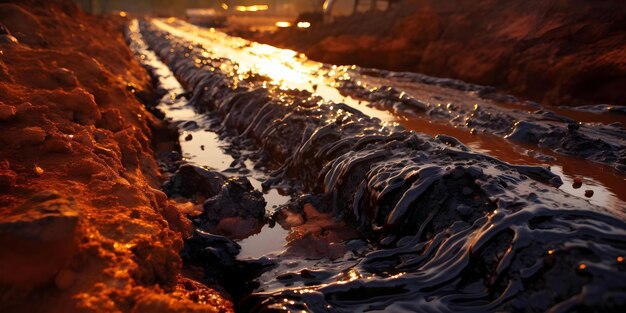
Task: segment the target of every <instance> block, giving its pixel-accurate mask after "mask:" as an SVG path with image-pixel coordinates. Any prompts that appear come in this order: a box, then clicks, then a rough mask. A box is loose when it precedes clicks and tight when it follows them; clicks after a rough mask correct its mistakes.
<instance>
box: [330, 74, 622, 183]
mask: <svg viewBox="0 0 626 313" xmlns="http://www.w3.org/2000/svg"><path fill="white" fill-rule="evenodd" d="M353 77H357V79H353ZM378 77H380V78H384V79H385V80H384V82H383V84H384V83H387V84H389V83H395V84H397V85H398V86H399V87H397V88H396V87H393V86H386V85H380V82H379V81H381V79H378ZM335 79H336V82H337V87H338V88H339V89H340V90H341V91H342V93H344V94H346V95H350V96H351V97H353V98H357V99H363V100H367V101H369V103H370V104H371V105H374V106H376V107H379V108H387V109H389V108H392V109H393V111H394V112H396V114H404V115H407V114H408V115H425V116H428V118H430V119H432V120H439V121H446V122H448V123H450V124H451V125H452V126H455V127H465V128H469V129H471V130H472V132H474V133H490V134H496V135H499V136H502V137H505V138H507V139H509V140H511V141H515V142H522V143H526V144H530V145H534V146H537V147H541V148H546V149H550V150H552V151H555V152H558V153H562V154H565V155H571V156H575V157H581V158H584V159H587V160H591V161H594V162H598V163H603V164H607V165H610V166H612V167H614V168H615V169H616V170H618V171H621V172H626V131H625V130H624V128H623V127H624V125H622V123H621V122H622V121H624V119H623V118H621V117H619V116H614V117H613V118H612V119H609V121H612V122H610V123H607V124H606V125H605V124H602V123H597V122H586V123H582V122H578V121H577V120H575V119H573V118H570V117H568V116H566V115H570V116H576V117H579V116H580V115H581V114H576V113H575V112H574V111H569V112H568V111H566V110H563V109H561V110H559V111H560V113H561V114H557V113H556V112H554V111H552V110H547V109H544V108H543V107H542V106H541V105H539V104H538V103H531V102H522V101H519V100H518V99H516V98H515V97H512V96H507V95H502V94H499V93H496V92H494V89H493V88H491V87H484V86H477V85H472V84H466V83H463V82H460V81H457V80H453V79H442V78H435V77H429V76H425V75H421V74H416V73H394V72H388V71H382V70H375V69H359V68H354V69H352V68H349V69H346V70H345V73H342V74H341V75H337V76H336V78H335ZM408 83H410V84H408ZM416 84H420V85H421V86H428V88H431V89H433V88H437V87H443V88H446V89H447V90H448V91H450V90H458V91H460V92H462V93H463V95H464V98H467V97H468V93H472V94H474V98H475V99H474V100H475V102H468V101H455V100H457V99H455V98H454V97H449V98H448V99H443V98H440V99H435V98H430V97H424V95H423V94H420V93H414V92H413V90H412V88H408V87H407V88H403V86H407V85H412V86H415V85H416ZM449 94H450V93H449ZM478 102H480V104H478ZM496 103H498V104H500V105H497V104H496ZM582 109H586V110H587V111H589V112H594V113H595V114H592V115H599V114H600V113H605V115H606V114H607V113H609V114H610V113H620V112H623V108H622V107H619V106H617V107H616V106H608V105H604V106H591V107H583V108H582Z"/></svg>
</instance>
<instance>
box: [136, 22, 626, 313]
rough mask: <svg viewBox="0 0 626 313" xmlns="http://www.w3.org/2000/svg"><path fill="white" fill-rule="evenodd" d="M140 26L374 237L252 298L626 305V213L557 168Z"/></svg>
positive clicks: (594, 307)
mask: <svg viewBox="0 0 626 313" xmlns="http://www.w3.org/2000/svg"><path fill="white" fill-rule="evenodd" d="M142 28H143V33H144V37H145V39H146V41H147V42H148V44H149V45H150V46H151V47H152V49H154V50H155V51H156V52H157V53H158V54H159V55H160V57H161V58H162V59H163V60H164V61H165V62H166V63H168V64H169V66H170V67H171V68H172V69H173V70H174V72H175V73H176V75H177V76H178V78H179V79H180V80H182V81H183V82H184V83H185V84H187V87H188V89H191V90H192V93H193V97H192V99H191V100H192V102H193V104H194V105H195V106H196V107H198V109H199V110H204V111H206V112H211V113H212V114H215V115H217V116H219V117H220V118H221V120H222V122H223V125H222V126H223V129H224V131H225V132H228V133H230V136H231V137H233V138H235V137H237V136H238V137H239V139H242V140H248V141H249V142H251V143H252V144H253V145H254V146H255V147H256V148H258V149H259V150H258V151H257V155H258V158H259V160H260V161H261V162H263V160H265V162H267V163H271V164H272V165H273V166H275V168H278V170H277V171H276V173H275V174H274V180H273V181H272V182H271V183H276V184H278V183H281V182H284V181H285V180H290V182H291V183H293V182H297V183H298V187H297V188H300V189H302V191H306V192H312V193H317V194H323V195H324V196H325V197H326V198H327V199H331V201H329V202H330V204H329V205H330V206H331V208H326V209H327V210H332V211H333V212H335V214H336V215H337V216H338V217H343V218H344V219H346V220H348V221H350V222H351V223H352V224H353V225H354V226H356V227H358V228H359V230H360V231H361V234H362V235H363V237H366V238H368V239H369V240H370V241H371V242H374V243H375V244H376V245H378V247H379V249H378V250H375V251H372V252H370V253H368V254H366V255H364V256H360V255H357V254H353V255H346V256H345V257H344V259H343V260H337V261H336V262H334V263H329V264H327V265H324V266H326V267H325V268H324V269H322V271H323V273H324V274H327V273H331V274H329V275H326V276H323V275H320V277H322V276H323V277H322V278H320V279H319V280H315V281H313V283H310V284H306V285H305V284H299V283H298V281H297V280H295V278H293V277H296V275H295V274H293V273H289V275H291V276H289V275H287V274H285V276H282V277H283V278H285V277H289V280H288V281H289V283H285V284H283V285H282V288H279V289H272V290H268V291H265V292H257V293H256V294H254V295H253V297H252V298H251V300H250V301H248V302H246V303H245V307H244V309H246V310H253V311H263V310H271V309H277V310H309V311H316V312H324V311H331V312H354V311H371V310H388V311H418V312H489V311H502V310H504V311H546V310H552V311H554V312H570V311H587V310H591V311H602V312H605V311H618V310H620V309H623V308H624V307H625V305H626V273H625V269H626V267H625V265H624V264H623V258H622V256H623V254H624V251H625V249H626V223H624V222H623V221H622V220H621V219H620V218H618V217H615V216H614V215H616V213H608V212H605V211H603V210H602V209H601V208H599V207H596V206H593V205H591V204H590V203H588V202H587V201H585V200H583V199H580V198H577V197H573V196H570V195H567V194H565V193H563V192H561V191H560V190H557V189H556V188H554V187H552V185H551V184H555V183H557V184H558V178H557V177H556V176H555V175H554V174H552V173H551V172H549V171H548V170H545V169H542V168H537V167H528V166H522V167H519V166H512V165H509V164H506V163H504V162H500V161H498V160H495V159H493V158H491V157H487V156H484V155H481V154H477V153H472V152H471V151H468V149H467V148H465V147H463V146H462V145H459V144H455V143H454V142H453V141H452V140H450V138H441V139H434V138H431V137H429V136H425V135H423V134H419V133H414V132H409V131H406V130H403V129H402V128H400V127H397V126H394V125H385V124H383V123H381V122H380V121H379V120H378V119H376V118H370V117H367V116H365V115H363V114H362V113H360V112H358V111H355V110H353V109H351V108H349V107H347V106H346V105H343V104H336V103H325V102H323V101H322V99H320V98H319V97H316V96H314V95H312V94H310V93H308V92H303V91H294V90H281V89H279V88H278V87H275V86H272V85H263V83H262V82H264V81H266V80H263V79H259V78H258V77H254V76H252V75H250V76H248V78H244V79H241V78H239V77H238V75H237V73H236V72H235V70H234V69H233V68H234V65H235V64H234V63H233V62H232V61H230V60H225V59H218V58H211V57H210V56H209V57H206V55H207V53H208V55H211V52H210V49H205V47H201V46H198V45H193V44H191V43H190V42H187V41H184V40H181V39H178V38H177V37H175V36H174V35H168V34H167V33H164V32H160V31H158V30H157V29H156V27H155V26H154V25H152V24H148V23H144V24H142ZM166 35H168V38H167V39H166V38H165V36H166ZM207 48H208V47H207ZM203 52H204V54H203ZM196 60H202V62H200V63H198V62H196ZM526 174H528V175H530V176H527V175H526ZM530 177H532V178H530ZM350 262H352V265H349V266H344V265H345V264H350ZM333 271H334V272H333ZM299 275H300V276H302V277H305V276H306V277H310V276H313V277H315V276H314V275H313V274H311V273H310V272H309V273H306V275H304V274H302V273H300V274H299ZM324 277H326V278H324ZM307 279H309V280H308V281H311V280H310V278H307ZM286 280H287V279H285V281H286ZM277 281H279V282H278V283H280V279H277ZM272 283H273V284H278V283H277V282H276V281H272Z"/></svg>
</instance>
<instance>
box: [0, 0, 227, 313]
mask: <svg viewBox="0 0 626 313" xmlns="http://www.w3.org/2000/svg"><path fill="white" fill-rule="evenodd" d="M125 22H126V21H125V20H124V19H122V18H120V17H113V16H107V17H102V18H96V17H93V16H87V15H85V14H84V13H82V12H81V11H80V10H79V9H78V7H77V6H76V5H75V4H74V3H73V2H71V1H46V2H45V3H44V2H39V1H15V2H13V3H11V2H9V3H6V2H3V3H1V4H0V146H1V147H2V149H1V150H0V247H1V248H0V307H2V308H3V310H5V311H11V312H21V311H30V312H41V311H59V312H73V311H109V312H114V311H124V312H126V311H138V312H144V311H150V312H169V311H186V312H192V311H193V312H195V311H232V304H231V303H230V301H229V300H227V299H226V298H225V297H224V295H223V294H222V293H221V292H218V291H216V290H214V289H211V288H208V287H206V286H203V285H201V284H198V283H196V282H194V281H192V280H190V279H188V278H183V277H182V276H181V274H180V272H181V264H182V262H181V259H180V256H179V254H178V252H179V251H180V250H181V249H182V248H183V243H182V240H181V237H182V236H187V235H190V234H191V225H190V222H189V221H188V220H186V219H185V218H181V216H182V215H181V213H180V212H179V209H178V208H177V207H176V205H175V204H174V203H173V202H170V201H169V200H168V199H167V196H166V195H165V194H164V193H163V192H161V191H160V190H159V186H160V184H161V182H162V179H161V174H160V172H159V168H158V166H157V162H156V161H155V159H154V152H155V151H154V150H153V144H152V143H151V140H152V139H153V138H154V136H155V134H159V133H161V132H162V129H163V127H164V125H163V124H162V122H161V121H159V120H158V119H156V118H155V117H154V116H152V115H151V114H150V113H149V112H148V111H147V110H146V108H144V105H143V104H142V103H141V102H140V101H139V99H138V98H140V97H144V98H145V99H147V98H146V97H147V96H149V95H150V85H151V82H150V78H149V76H148V75H147V73H146V71H145V70H144V69H143V68H142V67H141V66H140V65H139V63H138V62H136V60H135V59H134V58H133V56H132V54H131V53H130V52H129V50H128V48H127V47H126V45H125V43H124V40H123V36H122V30H123V27H124V24H125Z"/></svg>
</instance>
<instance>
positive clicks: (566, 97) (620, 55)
mask: <svg viewBox="0 0 626 313" xmlns="http://www.w3.org/2000/svg"><path fill="white" fill-rule="evenodd" d="M624 21H626V5H624V1H623V0H604V1H588V0H571V1H551V0H531V1H519V0H504V1H503V0H445V1H444V0H405V1H403V2H401V4H400V5H399V6H397V7H396V9H394V10H391V11H389V12H378V13H361V14H357V15H353V16H350V17H344V18H337V19H336V21H335V22H334V23H332V24H330V25H321V24H320V23H314V24H313V25H312V26H311V27H310V28H309V29H304V30H303V29H297V28H294V29H280V30H278V31H277V32H276V33H273V34H248V35H246V36H245V37H249V38H251V39H253V40H257V41H261V42H265V43H269V44H272V45H277V46H280V47H285V48H289V49H294V50H298V51H301V52H304V53H305V54H306V55H307V56H308V57H309V58H311V59H315V60H318V61H322V62H327V63H332V64H357V65H361V66H366V67H375V68H383V69H389V70H395V71H412V72H420V73H424V74H428V75H433V76H440V77H449V78H458V79H462V80H465V81H467V82H471V83H477V84H483V85H491V86H495V87H498V88H500V89H504V90H506V91H508V92H510V93H512V94H515V95H518V96H520V97H522V98H525V99H531V100H535V101H540V102H543V103H546V104H553V105H580V104H593V103H609V104H621V105H624V104H626V23H625V22H624ZM244 35H245V34H244Z"/></svg>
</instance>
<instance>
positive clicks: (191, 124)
mask: <svg viewBox="0 0 626 313" xmlns="http://www.w3.org/2000/svg"><path fill="white" fill-rule="evenodd" d="M198 127H199V126H198V123H196V121H186V122H184V123H182V124H181V125H180V128H182V129H184V130H194V129H198Z"/></svg>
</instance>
